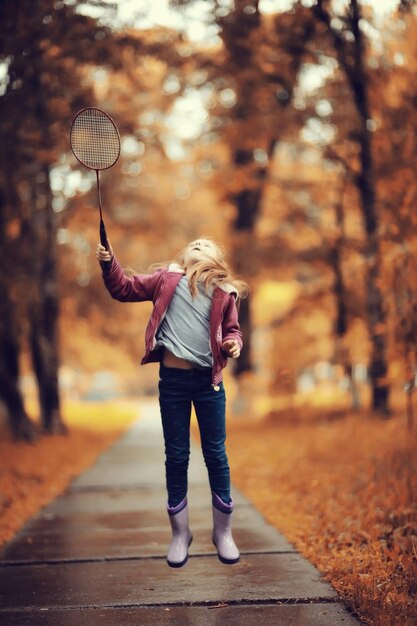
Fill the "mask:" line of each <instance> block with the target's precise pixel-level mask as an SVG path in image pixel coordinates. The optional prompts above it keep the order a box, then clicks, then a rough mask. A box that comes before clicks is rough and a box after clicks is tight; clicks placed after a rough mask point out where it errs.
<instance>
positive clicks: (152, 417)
mask: <svg viewBox="0 0 417 626" xmlns="http://www.w3.org/2000/svg"><path fill="white" fill-rule="evenodd" d="M142 413H144V415H143V417H142V418H141V419H140V420H138V421H137V422H136V423H135V424H134V425H133V427H131V428H130V429H129V430H128V431H127V432H126V433H125V434H124V435H123V436H122V438H121V439H120V440H119V441H118V442H117V443H116V444H115V445H113V446H112V447H111V448H110V449H109V450H107V451H106V452H104V453H103V454H102V455H101V456H100V457H99V458H98V460H97V462H96V463H95V465H94V466H92V467H91V468H90V469H89V470H88V471H86V472H85V473H84V474H82V475H81V476H79V477H78V478H77V479H76V480H74V481H73V482H72V484H71V485H70V487H69V488H68V489H67V491H66V492H65V493H64V494H63V495H62V496H61V497H59V498H57V499H56V500H55V501H53V502H52V503H51V504H50V505H48V506H47V507H45V508H44V509H43V510H42V511H40V513H39V514H38V515H37V516H36V517H34V518H33V519H32V520H30V521H29V522H28V523H27V524H26V526H25V527H24V528H23V529H22V531H21V532H20V533H19V534H18V536H16V537H15V539H14V540H13V541H11V542H10V543H9V544H8V545H6V547H5V549H4V550H3V551H2V552H1V553H0V624H1V626H38V625H39V624H42V625H46V626H99V625H102V626H133V625H135V626H149V625H152V626H220V625H221V626H267V625H268V626H269V625H274V626H284V625H285V626H298V625H301V626H339V625H340V626H354V625H357V624H358V623H359V622H358V621H357V620H356V619H354V618H353V617H352V616H350V615H349V613H348V612H347V610H346V609H345V607H344V605H343V604H342V603H341V602H340V600H339V598H338V596H337V593H336V592H335V591H334V589H333V588H332V587H331V586H330V585H329V584H328V583H327V582H326V581H325V580H324V579H323V578H322V576H321V575H320V573H319V572H318V570H317V569H316V568H315V567H313V565H312V564H311V563H309V562H308V561H307V560H306V559H304V558H303V557H302V556H301V555H300V554H299V553H298V552H297V551H296V550H295V549H294V547H293V546H292V545H291V544H289V543H288V542H287V540H286V539H285V537H283V536H282V535H281V534H280V533H279V532H278V531H277V530H275V529H274V528H273V527H272V526H270V525H269V524H267V523H266V522H265V520H264V519H263V518H262V516H261V515H260V514H259V513H258V512H257V511H256V510H255V508H254V507H253V505H252V504H251V503H250V502H249V501H248V500H247V499H246V498H245V497H244V496H243V495H242V494H241V493H239V492H238V491H237V490H236V489H233V491H232V494H233V496H234V499H235V513H234V537H235V540H236V543H237V544H238V546H239V548H240V551H241V561H240V563H238V564H236V565H224V564H222V563H221V562H220V561H219V560H218V558H217V555H216V552H215V549H214V547H213V545H212V543H211V524H212V518H211V499H210V491H209V486H208V480H207V473H206V468H205V466H204V463H203V461H202V455H201V452H200V450H199V449H198V448H197V447H196V446H194V447H193V448H192V453H191V464H190V488H189V506H190V525H191V528H192V531H193V534H194V541H193V543H192V545H191V548H190V559H189V560H188V563H187V564H186V565H185V566H184V567H182V568H180V569H177V570H176V569H172V568H170V567H168V565H167V564H166V561H165V557H166V550H167V546H168V545H169V541H170V528H169V522H168V518H167V513H166V510H165V502H166V493H165V475H164V472H165V469H164V458H163V444H162V430H161V427H160V420H159V414H158V409H157V404H156V402H155V401H149V402H148V403H147V404H145V405H144V410H143V411H142Z"/></svg>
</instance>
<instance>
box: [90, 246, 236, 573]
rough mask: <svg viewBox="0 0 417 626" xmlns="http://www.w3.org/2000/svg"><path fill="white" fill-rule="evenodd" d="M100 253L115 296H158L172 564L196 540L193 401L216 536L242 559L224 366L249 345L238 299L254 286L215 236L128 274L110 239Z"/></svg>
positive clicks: (226, 556) (222, 553)
mask: <svg viewBox="0 0 417 626" xmlns="http://www.w3.org/2000/svg"><path fill="white" fill-rule="evenodd" d="M96 256H97V258H98V260H99V261H100V263H101V267H102V271H103V280H104V283H105V285H106V287H107V289H108V291H109V292H110V294H111V295H112V297H113V298H115V299H117V300H120V301H122V302H141V301H144V300H152V302H153V310H152V314H151V317H150V320H149V323H148V326H147V328H146V334H145V344H146V353H145V356H144V357H143V359H142V364H144V363H150V362H154V361H159V362H160V366H159V367H160V370H159V376H160V378H159V385H158V387H159V405H160V410H161V418H162V426H163V432H164V440H165V454H166V461H165V468H166V485H167V491H168V502H167V511H168V515H169V520H170V523H171V528H172V541H171V545H170V547H169V550H168V555H167V561H168V564H169V565H170V566H171V567H181V566H182V565H184V564H185V563H186V561H187V559H188V547H189V545H190V544H191V541H192V534H191V531H190V529H189V527H188V505H187V486H188V462H189V456H190V417H191V404H192V403H193V404H194V408H195V412H196V416H197V421H198V425H199V429H200V435H201V446H202V450H203V455H204V461H205V464H206V466H207V470H208V476H209V482H210V488H211V492H212V509H213V537H212V538H213V543H214V545H215V546H216V549H217V553H218V556H219V559H220V560H221V561H222V562H223V563H237V562H238V561H239V550H238V548H237V546H236V544H235V542H234V540H233V537H232V532H231V514H232V511H233V499H232V498H231V495H230V469H229V463H228V459H227V455H226V449H225V441H226V424H225V405H226V397H225V391H224V387H223V382H222V369H223V368H224V367H225V366H226V364H227V357H231V358H233V359H237V358H238V357H239V355H240V351H241V349H242V333H241V331H240V327H239V322H238V314H237V308H236V300H237V298H239V297H244V296H245V295H246V294H247V286H246V284H245V283H243V282H242V281H239V280H236V279H234V278H233V277H232V275H231V271H230V268H229V267H228V265H227V263H226V262H225V260H224V256H223V253H222V251H221V250H220V248H219V247H218V246H217V245H216V244H215V243H214V242H213V241H212V240H211V239H207V238H202V239H196V240H195V241H192V242H191V243H190V244H188V246H187V247H186V248H185V249H184V250H183V251H182V252H181V253H180V254H179V256H178V258H177V261H178V262H177V263H171V264H169V265H168V266H167V267H163V268H159V269H158V270H156V271H154V272H153V273H151V274H133V275H132V276H127V275H126V274H125V272H124V271H123V269H122V267H121V266H120V263H119V261H118V260H117V258H116V257H115V256H114V254H113V250H112V248H111V246H110V245H109V251H107V250H106V249H105V248H104V247H103V246H102V245H100V244H98V246H97V253H96Z"/></svg>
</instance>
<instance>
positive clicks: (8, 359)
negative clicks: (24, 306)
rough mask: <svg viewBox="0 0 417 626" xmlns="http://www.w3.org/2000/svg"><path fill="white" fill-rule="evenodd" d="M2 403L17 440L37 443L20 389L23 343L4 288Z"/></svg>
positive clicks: (0, 353)
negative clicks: (19, 337) (20, 364)
mask: <svg viewBox="0 0 417 626" xmlns="http://www.w3.org/2000/svg"><path fill="white" fill-rule="evenodd" d="M0 298H1V300H2V303H1V307H0V308H1V323H0V399H1V401H2V402H3V403H4V405H5V407H6V411H7V419H8V423H9V427H10V430H11V432H12V433H13V436H14V437H15V438H16V439H22V440H24V441H31V442H32V441H35V439H36V438H37V433H36V426H35V424H34V423H33V422H32V421H31V420H30V419H29V417H28V415H27V413H26V410H25V407H24V404H23V398H22V394H21V392H20V389H19V343H18V339H17V334H16V332H15V329H14V328H13V323H12V319H13V314H14V311H13V305H12V303H11V301H10V300H9V299H7V300H6V298H5V293H4V290H3V289H2V288H1V287H0Z"/></svg>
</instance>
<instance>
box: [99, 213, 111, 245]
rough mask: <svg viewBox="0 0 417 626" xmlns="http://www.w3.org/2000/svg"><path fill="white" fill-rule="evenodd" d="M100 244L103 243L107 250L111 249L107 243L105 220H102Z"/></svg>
mask: <svg viewBox="0 0 417 626" xmlns="http://www.w3.org/2000/svg"><path fill="white" fill-rule="evenodd" d="M100 243H101V245H102V246H103V247H104V248H106V250H108V249H109V243H108V241H107V233H106V227H105V226H104V222H103V220H100Z"/></svg>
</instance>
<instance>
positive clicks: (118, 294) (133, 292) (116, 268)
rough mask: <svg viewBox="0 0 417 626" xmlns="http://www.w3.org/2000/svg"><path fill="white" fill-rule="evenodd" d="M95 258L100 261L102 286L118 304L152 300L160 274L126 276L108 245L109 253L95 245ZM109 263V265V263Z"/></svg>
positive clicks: (99, 245) (158, 272) (159, 272)
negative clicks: (103, 285)
mask: <svg viewBox="0 0 417 626" xmlns="http://www.w3.org/2000/svg"><path fill="white" fill-rule="evenodd" d="M96 257H97V259H98V260H99V261H100V264H101V268H102V276H103V281H104V284H105V285H106V288H107V290H108V292H109V293H110V295H111V296H112V298H115V300H119V301H120V302H143V301H145V300H153V296H154V293H155V289H156V286H157V285H158V282H159V279H160V276H161V272H162V271H163V270H159V271H157V272H155V273H153V274H134V275H133V276H126V274H125V272H124V271H123V268H122V266H121V265H120V263H119V261H118V259H117V258H116V256H115V255H114V252H113V249H112V247H111V245H110V243H109V251H107V250H106V249H105V248H104V247H103V246H102V245H101V244H98V245H97V250H96ZM109 262H110V263H109Z"/></svg>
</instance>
